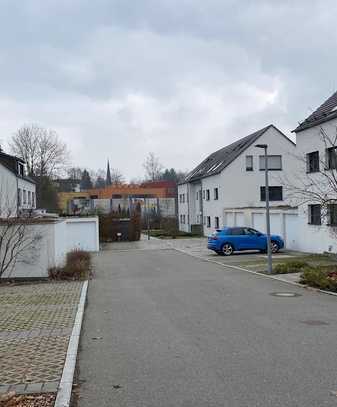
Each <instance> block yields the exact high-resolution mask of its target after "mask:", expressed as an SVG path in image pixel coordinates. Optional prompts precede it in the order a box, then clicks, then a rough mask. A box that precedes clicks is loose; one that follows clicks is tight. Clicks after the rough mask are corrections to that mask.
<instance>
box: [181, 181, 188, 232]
mask: <svg viewBox="0 0 337 407" xmlns="http://www.w3.org/2000/svg"><path fill="white" fill-rule="evenodd" d="M181 195H184V196H185V202H184V203H182V202H180V196H181ZM189 199H190V196H189V185H188V184H182V185H178V221H179V230H181V231H182V232H190V224H189V205H188V202H189ZM182 216H183V217H185V223H184V222H183V220H182Z"/></svg>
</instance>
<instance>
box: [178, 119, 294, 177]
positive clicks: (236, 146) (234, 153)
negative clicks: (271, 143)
mask: <svg viewBox="0 0 337 407" xmlns="http://www.w3.org/2000/svg"><path fill="white" fill-rule="evenodd" d="M271 127H273V128H274V129H276V130H277V131H278V132H279V133H281V134H282V135H283V136H284V137H286V139H287V140H289V141H290V142H291V143H292V141H291V140H290V139H288V137H287V136H285V135H284V134H283V133H282V132H281V131H280V130H278V129H277V128H276V127H275V126H274V125H273V124H270V125H269V126H267V127H264V128H263V129H260V130H258V131H256V132H254V133H252V134H249V135H248V136H246V137H244V138H242V139H240V140H237V141H235V142H234V143H232V144H230V145H229V146H226V147H223V148H221V149H220V150H218V151H216V152H215V153H212V154H211V155H209V156H208V157H207V158H206V159H205V160H204V161H203V162H202V163H201V164H199V165H198V166H197V167H196V168H194V170H192V171H191V172H190V173H189V174H188V175H187V176H186V178H185V180H184V182H182V183H185V182H193V181H197V180H200V179H202V178H206V177H209V176H211V175H215V174H219V173H220V172H221V171H222V170H223V169H224V168H226V167H227V166H228V165H229V164H230V163H231V162H233V161H234V160H235V159H236V158H237V157H238V156H239V155H240V154H241V153H242V152H243V151H245V150H246V149H247V148H248V147H249V146H251V145H252V144H253V143H255V141H256V140H257V139H258V138H259V137H260V136H262V134H264V133H265V132H266V131H267V130H268V129H270V128H271Z"/></svg>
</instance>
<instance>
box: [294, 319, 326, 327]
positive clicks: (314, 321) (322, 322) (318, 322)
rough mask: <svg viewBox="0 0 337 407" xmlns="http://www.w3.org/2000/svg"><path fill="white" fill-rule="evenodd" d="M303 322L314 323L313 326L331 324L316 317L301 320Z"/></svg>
mask: <svg viewBox="0 0 337 407" xmlns="http://www.w3.org/2000/svg"><path fill="white" fill-rule="evenodd" d="M300 322H301V323H302V324H306V325H312V326H322V325H329V323H328V322H325V321H319V320H315V319H308V320H307V321H300Z"/></svg>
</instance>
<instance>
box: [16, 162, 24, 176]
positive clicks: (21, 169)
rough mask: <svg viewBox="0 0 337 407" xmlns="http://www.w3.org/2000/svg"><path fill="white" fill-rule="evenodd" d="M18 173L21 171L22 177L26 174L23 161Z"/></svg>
mask: <svg viewBox="0 0 337 407" xmlns="http://www.w3.org/2000/svg"><path fill="white" fill-rule="evenodd" d="M18 173H19V175H21V176H22V177H23V176H24V175H25V167H24V166H23V164H21V163H19V164H18Z"/></svg>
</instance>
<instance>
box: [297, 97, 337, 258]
mask: <svg viewBox="0 0 337 407" xmlns="http://www.w3.org/2000/svg"><path fill="white" fill-rule="evenodd" d="M294 132H295V133H296V139H297V154H298V160H299V162H300V165H301V168H300V173H299V176H298V178H297V180H296V181H297V182H295V183H294V185H293V187H294V193H297V195H298V200H299V201H298V203H299V219H298V229H299V233H300V235H301V236H302V239H301V241H300V249H301V250H303V251H306V252H316V253H320V252H325V251H326V252H334V253H337V233H336V230H337V92H335V93H334V94H333V95H332V96H331V97H330V98H329V99H327V100H326V101H325V102H324V103H323V104H322V105H321V106H320V107H319V108H318V109H317V110H316V111H314V112H313V113H312V114H311V115H310V116H309V117H308V118H307V119H305V120H304V121H303V122H302V123H300V125H299V126H298V127H297V128H296V129H295V130H294ZM308 191H309V192H308ZM315 194H317V196H315Z"/></svg>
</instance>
